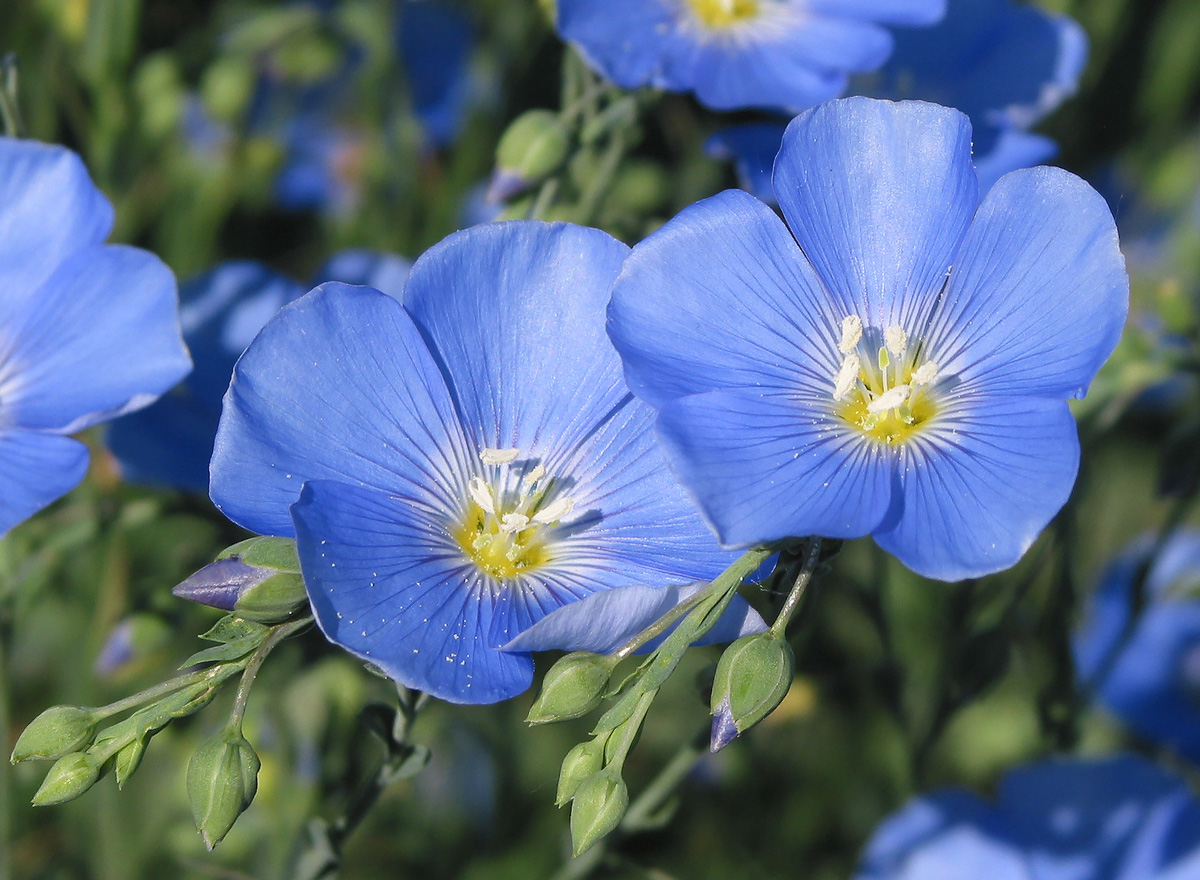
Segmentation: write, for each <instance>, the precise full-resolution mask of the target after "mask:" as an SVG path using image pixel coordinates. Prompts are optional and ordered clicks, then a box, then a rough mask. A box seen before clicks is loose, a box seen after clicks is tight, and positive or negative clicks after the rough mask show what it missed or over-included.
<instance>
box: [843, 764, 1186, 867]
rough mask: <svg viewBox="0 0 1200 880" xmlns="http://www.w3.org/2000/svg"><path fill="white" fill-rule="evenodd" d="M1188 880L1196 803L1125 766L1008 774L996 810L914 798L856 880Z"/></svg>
mask: <svg viewBox="0 0 1200 880" xmlns="http://www.w3.org/2000/svg"><path fill="white" fill-rule="evenodd" d="M983 877H986V878H991V880H1188V878H1193V877H1200V803H1198V802H1197V800H1196V797H1195V795H1193V794H1192V792H1191V790H1190V789H1189V788H1188V786H1187V784H1186V783H1185V782H1184V781H1183V780H1181V779H1178V778H1176V777H1174V776H1172V775H1170V774H1168V773H1167V772H1166V771H1165V770H1163V769H1162V768H1160V767H1158V766H1156V765H1154V764H1152V763H1150V762H1149V761H1146V760H1145V759H1143V758H1137V757H1133V756H1117V757H1110V758H1105V759H1100V760H1063V759H1057V760H1050V761H1045V762H1042V763H1040V764H1034V765H1031V766H1029V767H1022V768H1020V769H1017V770H1014V771H1012V772H1011V773H1009V774H1008V775H1007V776H1006V777H1005V778H1004V779H1003V780H1002V781H1001V783H1000V787H999V790H998V792H997V794H996V799H995V801H994V802H988V801H984V800H982V799H980V798H978V797H976V796H975V795H973V794H970V793H968V792H965V791H959V790H953V789H949V790H945V791H941V792H938V793H935V794H931V795H926V796H924V797H920V798H917V799H916V800H914V801H912V802H911V803H909V804H908V805H907V806H906V807H904V808H903V809H901V810H900V811H899V812H898V813H896V814H894V815H893V816H891V817H890V818H888V819H886V820H885V821H884V822H883V824H882V825H880V826H879V828H878V829H877V830H876V832H875V835H874V837H872V838H871V840H870V842H869V843H868V844H867V847H866V850H865V851H864V853H863V857H862V862H861V864H860V866H859V870H858V873H857V874H855V880H978V878H983Z"/></svg>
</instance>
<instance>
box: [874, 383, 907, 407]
mask: <svg viewBox="0 0 1200 880" xmlns="http://www.w3.org/2000/svg"><path fill="white" fill-rule="evenodd" d="M910 391H912V388H911V387H909V386H908V385H897V386H896V387H895V388H889V389H888V390H887V391H885V392H883V394H881V395H879V396H878V397H876V398H875V399H874V400H872V401H871V402H870V403H868V404H867V412H869V413H881V412H887V411H888V410H889V409H895V408H896V407H898V406H900V404H902V403H904V402H905V401H906V400H908V394H909V392H910Z"/></svg>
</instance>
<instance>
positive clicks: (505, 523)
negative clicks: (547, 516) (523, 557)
mask: <svg viewBox="0 0 1200 880" xmlns="http://www.w3.org/2000/svg"><path fill="white" fill-rule="evenodd" d="M528 527H529V517H527V516H526V515H525V514H523V513H506V514H504V516H502V517H501V518H500V531H502V532H519V531H521V529H524V528H528Z"/></svg>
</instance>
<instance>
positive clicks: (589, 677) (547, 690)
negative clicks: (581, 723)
mask: <svg viewBox="0 0 1200 880" xmlns="http://www.w3.org/2000/svg"><path fill="white" fill-rule="evenodd" d="M615 665H616V662H615V661H614V660H613V659H612V658H611V657H606V656H605V655H603V654H589V653H587V652H586V651H575V652H574V653H571V654H567V655H566V656H565V657H563V658H562V659H560V660H559V661H558V662H557V663H555V664H554V665H553V666H551V667H550V671H549V672H547V673H546V677H545V678H544V679H542V692H541V693H540V694H538V698H537V700H536V701H535V702H534V704H533V706H532V707H531V708H530V709H529V715H527V716H526V718H525V721H526V722H528V723H529V724H545V723H547V722H549V721H565V720H567V719H568V718H578V717H579V716H580V715H585V714H587V713H588V712H590V711H592V710H593V709H595V708H596V707H597V706H599V705H600V699H601V697H603V696H604V689H605V688H606V687H607V686H608V679H609V676H611V675H612V671H613V667H614V666H615Z"/></svg>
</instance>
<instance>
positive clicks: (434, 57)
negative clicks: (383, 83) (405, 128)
mask: <svg viewBox="0 0 1200 880" xmlns="http://www.w3.org/2000/svg"><path fill="white" fill-rule="evenodd" d="M396 22H397V26H398V34H397V43H398V47H399V52H400V58H401V61H402V63H403V64H404V72H405V76H406V77H407V79H408V86H409V89H410V91H411V95H412V102H413V110H414V111H415V113H416V115H417V118H418V119H420V120H421V122H422V123H423V124H424V125H425V130H426V131H427V132H428V134H429V137H430V139H431V140H432V142H433V145H434V146H437V147H443V146H446V145H447V144H449V143H450V142H451V141H453V140H454V138H455V137H456V136H457V134H458V131H459V129H460V128H461V127H462V123H463V118H464V116H465V112H466V105H467V102H468V100H469V98H470V91H471V90H470V86H471V82H470V78H469V76H468V72H469V71H468V62H469V61H470V54H471V47H472V44H473V43H474V34H473V32H472V28H471V24H470V22H469V21H468V20H467V18H466V17H465V16H463V15H461V14H460V13H459V12H457V11H456V10H455V9H454V8H452V7H450V6H449V5H444V4H439V3H428V2H414V0H404V2H403V3H401V4H400V9H399V13H398V15H397V17H396ZM337 280H339V281H344V280H346V279H337ZM371 286H372V287H376V286H377V285H371ZM380 289H381V290H382V289H383V288H380ZM384 292H385V293H391V291H390V290H385V291H384Z"/></svg>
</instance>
